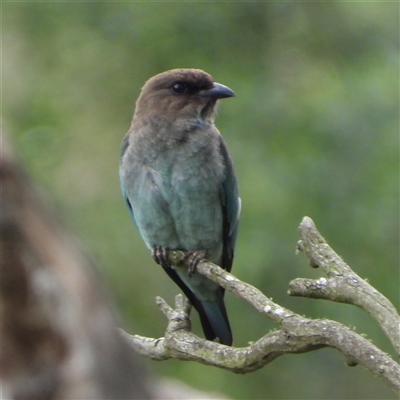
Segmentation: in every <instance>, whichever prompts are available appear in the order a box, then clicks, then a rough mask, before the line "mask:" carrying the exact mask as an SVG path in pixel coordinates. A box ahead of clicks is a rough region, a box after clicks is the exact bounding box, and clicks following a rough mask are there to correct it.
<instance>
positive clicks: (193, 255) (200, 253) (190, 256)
mask: <svg viewBox="0 0 400 400" xmlns="http://www.w3.org/2000/svg"><path fill="white" fill-rule="evenodd" d="M205 256H206V250H190V251H187V252H185V255H184V256H183V257H182V260H181V261H183V262H188V263H189V269H188V273H189V276H192V274H193V272H195V271H196V268H197V265H198V264H199V262H200V261H201V260H202V259H203V258H204V257H205Z"/></svg>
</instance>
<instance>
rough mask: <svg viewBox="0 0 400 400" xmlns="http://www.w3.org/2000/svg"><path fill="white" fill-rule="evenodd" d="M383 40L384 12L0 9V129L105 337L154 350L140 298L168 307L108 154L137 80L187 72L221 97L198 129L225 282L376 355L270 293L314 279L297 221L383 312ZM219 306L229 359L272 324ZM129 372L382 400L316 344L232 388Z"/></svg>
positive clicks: (328, 7)
mask: <svg viewBox="0 0 400 400" xmlns="http://www.w3.org/2000/svg"><path fill="white" fill-rule="evenodd" d="M398 33H399V4H398V3H395V2H190V1H189V2H38V3H33V2H2V45H3V50H2V84H3V89H2V101H3V109H2V111H3V120H4V124H5V125H4V126H5V128H6V130H7V131H8V132H9V134H10V136H11V140H12V142H13V144H14V146H15V148H16V150H17V152H18V153H19V156H20V158H21V160H22V161H23V163H24V165H25V166H26V168H27V169H28V171H29V173H30V174H31V176H32V177H33V178H34V179H35V180H36V181H37V182H38V183H39V184H40V186H41V187H42V188H44V190H45V191H46V192H48V193H49V194H50V195H51V197H53V198H54V199H55V203H56V208H57V210H58V212H59V214H60V219H61V221H63V223H64V225H65V226H67V228H68V229H69V230H70V231H72V232H74V233H75V234H76V236H77V237H78V238H79V239H80V240H81V241H82V242H83V243H84V246H85V247H86V251H87V252H88V253H89V254H91V257H93V258H94V259H95V262H96V264H97V265H98V267H99V269H100V270H101V274H102V276H103V281H104V283H105V286H106V287H107V290H108V293H109V295H110V298H111V299H112V301H113V302H114V303H115V304H116V307H117V309H118V310H119V313H120V315H121V320H122V322H121V324H122V325H123V326H124V327H125V328H126V329H127V330H128V331H129V332H131V333H137V334H141V335H145V336H150V337H160V336H163V332H164V329H165V326H166V320H165V318H164V316H163V315H162V314H161V312H160V311H159V310H158V309H157V307H156V305H155V301H154V298H155V296H157V295H159V296H162V297H163V298H165V299H166V300H167V301H168V302H169V303H170V304H173V299H174V296H175V295H176V294H177V293H178V292H179V290H178V287H177V286H175V285H174V284H173V282H172V281H170V279H169V278H168V277H167V275H166V274H165V273H164V272H163V271H162V270H161V268H160V267H159V266H157V265H156V264H155V263H154V262H153V261H152V259H151V257H150V256H149V254H148V252H147V250H146V248H145V245H144V244H143V242H142V240H141V238H140V236H139V234H138V233H137V232H136V230H135V228H134V226H133V224H132V223H131V221H130V220H129V217H128V213H127V210H126V209H125V204H124V202H123V199H122V196H121V193H120V189H119V182H118V157H119V147H120V141H121V140H122V137H123V136H124V134H125V132H126V131H127V130H128V128H129V125H130V121H131V118H132V113H133V109H134V103H135V100H136V98H137V97H138V94H139V92H140V88H141V87H142V85H143V83H144V82H145V81H146V80H147V79H148V78H149V77H151V76H152V75H155V74H156V73H159V72H161V71H164V70H167V69H171V68H176V67H194V68H201V69H204V70H205V71H207V72H209V73H210V74H212V75H213V77H214V79H215V80H216V81H217V82H220V83H223V84H225V85H227V86H229V87H231V88H232V89H233V90H234V91H235V93H236V97H235V98H233V99H228V100H223V101H221V104H220V108H219V115H218V118H217V121H216V124H217V126H218V128H219V130H220V131H221V133H222V134H223V136H224V138H225V140H226V142H227V144H228V147H229V150H230V153H231V155H232V158H233V160H234V163H235V167H236V172H237V176H238V180H239V187H240V195H241V198H242V214H241V223H240V229H239V236H238V242H237V247H236V258H235V262H234V266H233V271H232V272H233V273H234V274H235V275H236V276H237V277H238V278H240V279H242V280H244V281H247V282H249V283H251V284H253V285H255V286H256V287H258V288H259V289H260V290H262V291H263V292H264V293H265V294H266V295H267V296H269V297H272V298H273V299H274V300H275V301H277V302H278V303H280V304H281V305H283V306H285V307H288V308H291V309H293V310H294V311H296V312H298V313H300V314H304V315H307V316H310V317H313V318H319V317H326V318H331V319H334V320H337V321H340V322H342V323H344V324H346V325H348V326H351V327H353V328H354V329H355V330H356V331H357V332H359V333H363V334H365V335H366V336H367V337H368V338H369V339H371V340H372V341H373V342H374V343H375V344H376V345H378V346H379V347H380V348H382V349H383V350H384V351H387V352H389V353H391V354H392V353H393V350H392V348H391V346H390V344H389V341H388V339H387V338H386V337H385V336H384V335H383V334H382V332H381V330H380V328H379V327H378V325H377V323H376V322H375V321H373V320H371V318H370V317H369V316H368V315H367V314H366V313H364V312H363V311H361V310H359V309H357V308H356V307H353V306H349V305H343V304H334V303H329V302H326V301H317V300H309V299H301V298H290V297H288V296H287V293H286V291H287V288H288V282H289V281H290V280H291V279H294V278H296V277H309V278H318V277H320V276H324V275H323V273H322V271H320V270H313V269H311V268H310V267H309V266H308V263H307V260H306V257H305V256H304V255H303V254H300V255H296V254H295V249H296V242H297V240H298V239H299V235H298V232H297V227H298V224H299V223H300V221H301V218H302V217H303V216H304V215H308V216H310V217H311V218H313V219H314V221H315V222H316V224H317V227H318V228H319V230H320V231H321V233H322V234H323V235H324V236H325V237H326V239H327V240H328V242H329V243H330V244H331V245H332V246H333V248H334V249H335V250H336V251H337V252H338V253H339V254H340V255H341V256H343V257H344V259H345V261H347V262H348V263H349V265H350V266H351V267H352V268H353V269H354V271H355V272H356V273H358V274H359V275H360V276H361V277H362V278H367V279H368V281H369V282H370V283H371V284H372V285H373V286H374V287H375V288H376V289H378V290H379V291H381V292H382V293H383V294H385V295H386V296H387V297H388V298H389V300H391V301H392V302H394V303H395V304H397V303H398V289H399V279H398V277H399V276H398V266H399V256H398V243H399V232H398V227H399V218H398V210H399V197H398V195H399V193H398V192H399V179H398V178H399V171H398V156H399V148H398V130H399V45H398ZM226 303H227V308H228V313H229V316H230V320H231V324H232V328H233V332H234V340H235V345H236V346H246V344H247V343H248V342H249V341H254V340H256V339H258V338H259V337H260V336H262V335H264V334H265V333H267V332H268V331H270V330H272V329H275V328H277V326H276V325H275V324H274V323H273V322H271V321H269V320H268V319H266V318H264V317H262V316H260V315H259V314H258V313H257V312H256V311H255V310H254V309H253V308H252V307H250V306H249V305H248V304H247V303H245V302H244V301H242V300H240V299H238V298H235V297H234V296H233V295H231V294H229V293H228V294H227V296H226ZM193 319H194V321H195V323H194V331H195V332H196V333H198V334H199V335H202V332H201V329H200V328H199V323H198V321H197V316H196V317H194V318H193ZM142 361H143V364H144V365H146V368H148V369H149V370H152V371H153V372H155V373H156V374H159V375H161V376H169V377H174V378H178V379H181V380H183V381H184V382H186V383H187V384H190V385H192V386H194V387H196V388H198V389H201V390H207V391H215V392H220V393H224V394H225V395H227V396H230V397H231V398H235V399H267V398H281V399H299V398H306V399H378V398H379V399H384V398H395V395H394V394H393V393H392V392H391V391H390V390H389V389H388V388H387V387H386V386H385V385H384V384H383V383H382V382H381V381H380V380H378V379H377V378H374V377H373V376H372V375H371V374H370V373H369V372H367V371H365V370H364V369H363V368H362V367H356V368H349V367H347V366H346V365H345V360H344V359H343V357H342V356H341V355H340V354H339V353H338V352H335V351H334V350H331V349H323V350H319V351H315V352H312V353H307V354H302V355H289V356H284V357H281V358H279V359H277V360H276V361H274V362H273V363H272V364H269V365H267V366H266V367H264V368H263V369H261V370H260V371H257V372H255V373H251V374H247V375H244V376H242V375H234V374H232V373H228V372H225V371H222V370H219V369H216V368H211V367H206V366H203V365H199V364H195V363H187V362H179V361H166V362H160V363H156V362H152V361H149V360H146V359H143V360H142Z"/></svg>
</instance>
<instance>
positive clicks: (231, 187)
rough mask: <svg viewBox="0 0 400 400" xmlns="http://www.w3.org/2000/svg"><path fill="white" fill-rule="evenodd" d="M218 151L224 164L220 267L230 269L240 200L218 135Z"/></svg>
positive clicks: (223, 143) (230, 161) (228, 160)
mask: <svg viewBox="0 0 400 400" xmlns="http://www.w3.org/2000/svg"><path fill="white" fill-rule="evenodd" d="M220 153H221V156H222V159H223V161H224V164H225V168H226V173H225V180H224V182H223V184H222V199H221V200H222V201H221V203H222V211H223V224H224V226H223V240H224V246H223V255H222V265H221V267H222V268H224V269H226V270H227V271H230V270H231V268H232V262H233V252H234V248H235V244H236V237H237V229H238V225H239V216H240V207H241V201H240V198H239V195H238V185H237V180H236V175H235V170H234V168H233V164H232V160H231V158H230V156H229V154H228V150H227V148H226V144H225V142H224V140H223V139H222V136H221V137H220Z"/></svg>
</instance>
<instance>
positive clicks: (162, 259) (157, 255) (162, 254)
mask: <svg viewBox="0 0 400 400" xmlns="http://www.w3.org/2000/svg"><path fill="white" fill-rule="evenodd" d="M167 251H168V250H167V249H166V248H165V247H162V246H157V245H156V246H153V248H152V249H151V256H152V257H153V258H154V261H155V262H156V263H157V264H160V265H161V266H162V267H163V268H169V267H171V265H170V263H169V261H168V254H167Z"/></svg>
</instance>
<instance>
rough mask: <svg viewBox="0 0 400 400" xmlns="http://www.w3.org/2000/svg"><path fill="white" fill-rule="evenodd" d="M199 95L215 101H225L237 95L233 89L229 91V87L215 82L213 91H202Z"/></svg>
mask: <svg viewBox="0 0 400 400" xmlns="http://www.w3.org/2000/svg"><path fill="white" fill-rule="evenodd" d="M197 95H198V96H202V97H213V98H214V99H225V98H227V97H233V96H235V93H234V92H233V90H232V89H229V88H228V86H225V85H222V84H221V83H217V82H214V85H213V87H212V88H211V89H208V90H202V91H201V92H199V93H198V94H197Z"/></svg>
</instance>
